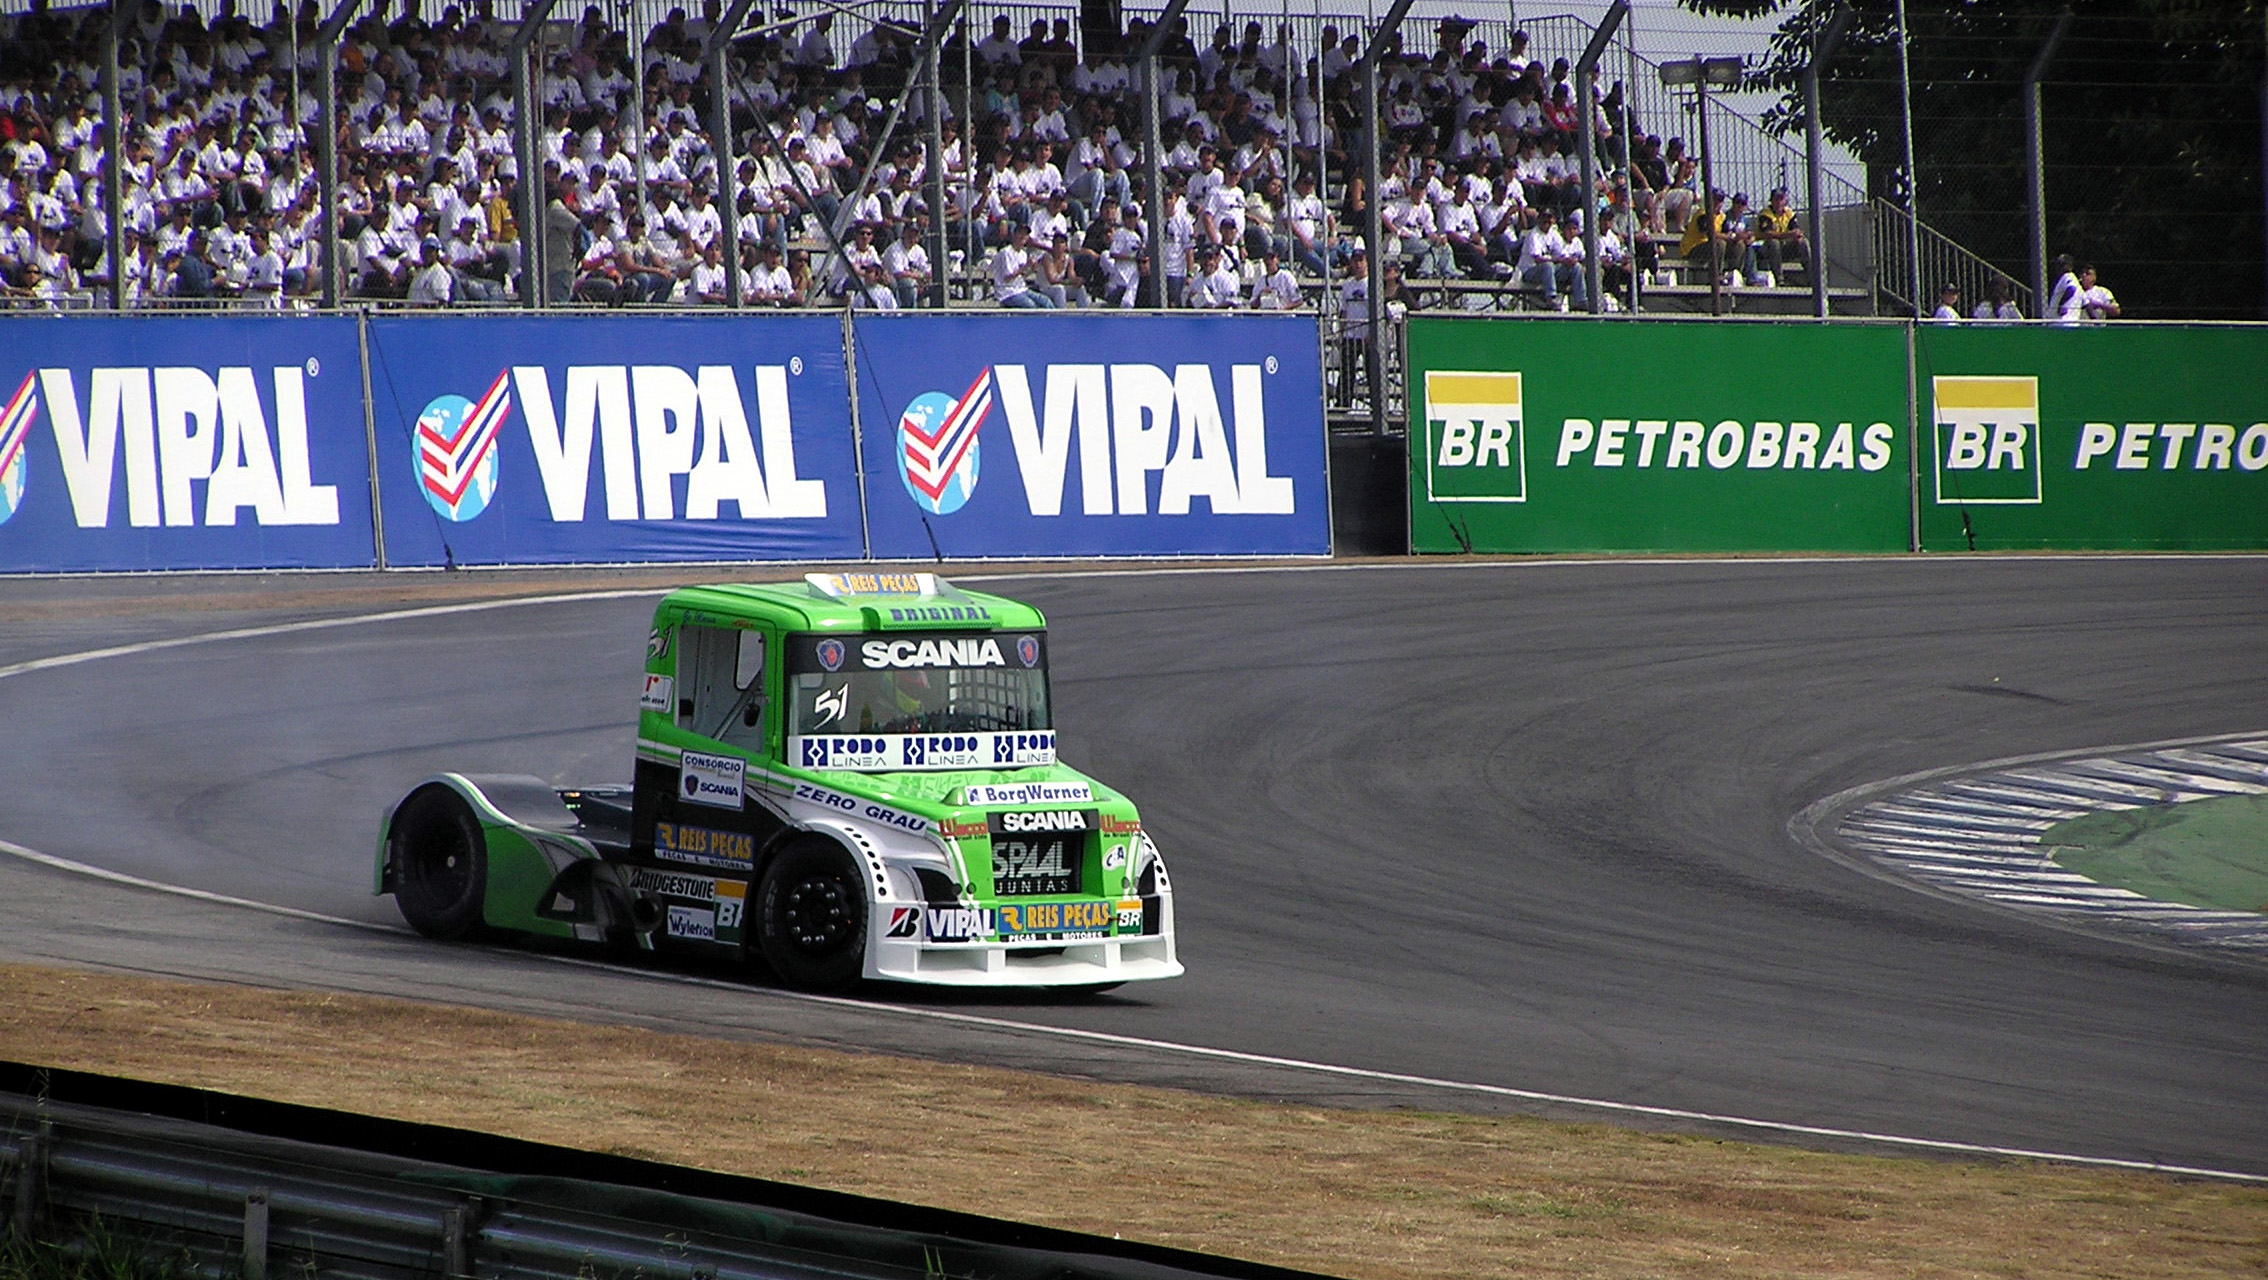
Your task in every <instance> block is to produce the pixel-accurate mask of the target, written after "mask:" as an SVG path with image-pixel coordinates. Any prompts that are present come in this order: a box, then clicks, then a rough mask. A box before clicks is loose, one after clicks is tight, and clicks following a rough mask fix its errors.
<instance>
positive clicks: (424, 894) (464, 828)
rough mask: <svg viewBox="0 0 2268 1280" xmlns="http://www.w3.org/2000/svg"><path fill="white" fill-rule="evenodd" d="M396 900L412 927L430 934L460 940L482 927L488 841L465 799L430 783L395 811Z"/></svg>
mask: <svg viewBox="0 0 2268 1280" xmlns="http://www.w3.org/2000/svg"><path fill="white" fill-rule="evenodd" d="M387 839H388V843H390V844H391V845H392V846H393V848H392V851H391V855H390V858H391V861H392V863H393V870H394V903H395V905H397V906H399V907H400V908H401V911H402V918H403V919H405V920H407V921H409V923H410V927H411V928H413V929H415V930H417V931H418V932H419V933H422V934H424V935H425V936H426V937H428V938H442V939H447V940H456V939H462V938H469V937H472V936H473V935H475V934H477V933H479V932H480V927H481V903H482V900H483V898H485V897H486V895H487V891H488V842H487V840H486V839H485V838H483V837H482V835H481V831H480V822H479V820H478V819H476V818H474V817H473V812H472V809H471V807H470V806H468V805H466V804H465V801H464V798H463V797H462V796H459V795H458V794H457V793H456V792H454V791H451V790H449V789H448V788H447V787H441V786H432V787H426V788H424V789H423V790H420V791H418V792H417V793H415V794H413V795H412V796H410V798H409V799H407V800H405V801H403V802H402V807H401V808H400V809H398V810H396V811H395V813H394V822H393V826H392V828H391V831H390V834H389V835H388V837H387Z"/></svg>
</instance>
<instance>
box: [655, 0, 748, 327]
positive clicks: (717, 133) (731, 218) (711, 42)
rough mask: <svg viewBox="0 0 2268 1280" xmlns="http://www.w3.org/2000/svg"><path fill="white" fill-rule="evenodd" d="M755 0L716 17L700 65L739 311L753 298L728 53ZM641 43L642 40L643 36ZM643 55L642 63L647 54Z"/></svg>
mask: <svg viewBox="0 0 2268 1280" xmlns="http://www.w3.org/2000/svg"><path fill="white" fill-rule="evenodd" d="M754 3H755V0H732V4H731V6H730V7H729V8H727V9H726V10H725V11H724V12H723V13H721V14H719V15H718V16H717V25H715V26H713V27H711V28H709V33H708V36H707V38H705V39H704V40H703V41H702V42H701V64H702V66H704V67H705V68H707V70H708V76H709V158H710V160H712V161H713V162H714V163H715V166H716V173H717V235H718V237H719V238H721V239H722V240H723V241H724V242H725V250H724V254H723V255H722V256H723V258H724V267H725V273H724V282H725V283H724V288H725V306H727V307H728V308H731V309H732V310H735V311H738V310H739V309H740V308H741V305H742V304H744V303H745V302H747V301H748V299H747V298H746V297H745V296H744V295H743V294H742V291H741V288H740V191H739V187H740V172H739V169H740V161H739V159H738V154H739V151H740V148H738V147H736V146H734V145H732V90H731V78H730V76H729V75H728V74H727V71H728V66H727V63H726V58H727V55H729V54H730V53H731V52H732V37H733V33H735V32H737V31H739V30H740V24H741V23H743V22H745V21H747V20H748V9H749V6H750V5H752V4H754ZM641 44H642V41H641ZM638 60H639V61H640V62H641V63H643V62H644V61H645V54H644V53H643V52H641V53H640V54H639V55H638ZM645 118H646V102H645V99H644V97H642V96H641V97H640V98H639V100H638V120H639V129H640V131H641V133H642V132H643V130H644V128H645V123H644V122H645ZM645 165H646V157H645V156H644V155H643V154H640V155H639V157H638V168H639V172H641V173H643V172H644V171H645Z"/></svg>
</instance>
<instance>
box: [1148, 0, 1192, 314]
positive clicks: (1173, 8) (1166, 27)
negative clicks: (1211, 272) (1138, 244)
mask: <svg viewBox="0 0 2268 1280" xmlns="http://www.w3.org/2000/svg"><path fill="white" fill-rule="evenodd" d="M1188 7H1189V0H1167V3H1166V7H1165V8H1164V9H1163V10H1162V11H1160V12H1159V14H1158V19H1157V21H1156V22H1155V23H1153V24H1152V25H1151V27H1150V34H1149V36H1148V38H1146V39H1144V40H1143V41H1142V48H1141V51H1140V53H1139V55H1138V56H1139V57H1140V60H1141V63H1142V157H1143V159H1142V184H1143V195H1142V206H1143V208H1145V209H1146V210H1148V214H1147V215H1146V217H1147V221H1148V222H1149V224H1150V225H1149V226H1148V227H1146V228H1144V231H1145V232H1146V234H1145V235H1144V237H1143V238H1144V239H1145V240H1146V241H1147V242H1148V252H1149V255H1150V291H1151V293H1152V294H1153V295H1154V296H1155V297H1156V299H1157V304H1158V308H1159V310H1161V311H1162V310H1164V309H1165V308H1166V307H1167V306H1169V305H1171V301H1172V300H1171V299H1169V298H1167V297H1166V286H1165V164H1164V161H1163V159H1162V158H1161V153H1162V152H1163V151H1164V149H1165V129H1164V124H1163V122H1162V121H1161V120H1160V119H1159V118H1158V112H1159V110H1160V105H1159V104H1160V99H1161V94H1160V92H1159V89H1158V54H1159V52H1160V51H1162V50H1163V49H1164V48H1165V43H1166V41H1168V40H1170V39H1172V38H1173V24H1174V23H1176V22H1178V21H1180V20H1181V13H1182V10H1184V9H1187V8H1188ZM1134 287H1135V289H1136V291H1137V293H1139V291H1140V289H1141V287H1142V282H1141V280H1140V278H1139V277H1137V278H1136V280H1135V282H1134Z"/></svg>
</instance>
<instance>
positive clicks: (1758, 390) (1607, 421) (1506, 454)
mask: <svg viewBox="0 0 2268 1280" xmlns="http://www.w3.org/2000/svg"><path fill="white" fill-rule="evenodd" d="M1409 390H1410V395H1409V400H1410V449H1409V454H1410V545H1411V549H1412V550H1414V551H1419V552H1454V551H1902V550H1905V549H1906V548H1907V546H1908V542H1909V537H1910V524H1911V516H1910V511H1909V507H1908V470H1907V462H1906V444H1905V436H1906V432H1905V431H1903V430H1901V429H1900V424H1902V423H1904V422H1905V421H1906V354H1905V337H1904V333H1903V332H1902V331H1901V330H1899V329H1897V328H1895V327H1891V326H1879V327H1877V326H1855V325H1837V326H1832V327H1830V326H1827V325H1802V326H1795V325H1770V326H1766V325H1751V324H1728V323H1724V322H1712V321H1698V322H1683V321H1645V322H1633V321H1603V322H1602V321H1590V320H1566V319H1556V318H1553V319H1537V320H1482V319H1471V320H1465V319H1433V318H1427V317H1413V318H1412V319H1411V320H1410V322H1409Z"/></svg>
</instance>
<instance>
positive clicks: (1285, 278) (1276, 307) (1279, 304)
mask: <svg viewBox="0 0 2268 1280" xmlns="http://www.w3.org/2000/svg"><path fill="white" fill-rule="evenodd" d="M1263 261H1264V262H1265V263H1266V269H1265V270H1264V271H1262V272H1261V274H1260V277H1259V278H1258V279H1256V280H1254V281H1253V282H1252V309H1253V310H1254V311H1295V310H1297V309H1298V308H1299V304H1300V301H1301V298H1300V294H1299V278H1298V277H1296V276H1294V275H1293V274H1292V273H1291V268H1289V267H1287V266H1285V265H1284V263H1283V259H1282V258H1281V257H1280V256H1278V255H1277V253H1276V251H1275V250H1273V249H1270V250H1269V251H1268V255H1267V257H1266V258H1265V259H1263Z"/></svg>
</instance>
